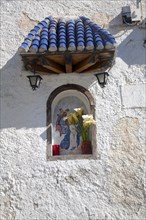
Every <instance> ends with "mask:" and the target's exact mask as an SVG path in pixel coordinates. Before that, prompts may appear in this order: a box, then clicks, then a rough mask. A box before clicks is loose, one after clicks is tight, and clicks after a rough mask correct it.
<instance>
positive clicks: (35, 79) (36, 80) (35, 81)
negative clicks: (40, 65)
mask: <svg viewBox="0 0 146 220" xmlns="http://www.w3.org/2000/svg"><path fill="white" fill-rule="evenodd" d="M36 65H37V63H36V61H34V65H33V66H34V75H29V76H27V78H28V79H29V82H30V86H31V87H32V90H36V89H37V88H39V86H40V83H41V80H42V77H41V76H40V75H36V74H35V70H36Z"/></svg>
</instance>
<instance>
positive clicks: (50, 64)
mask: <svg viewBox="0 0 146 220" xmlns="http://www.w3.org/2000/svg"><path fill="white" fill-rule="evenodd" d="M41 64H42V66H43V67H45V68H46V69H48V70H51V71H54V72H55V73H64V72H65V68H64V67H63V66H61V65H60V64H57V63H55V62H54V61H51V60H49V59H46V58H45V57H42V62H41Z"/></svg>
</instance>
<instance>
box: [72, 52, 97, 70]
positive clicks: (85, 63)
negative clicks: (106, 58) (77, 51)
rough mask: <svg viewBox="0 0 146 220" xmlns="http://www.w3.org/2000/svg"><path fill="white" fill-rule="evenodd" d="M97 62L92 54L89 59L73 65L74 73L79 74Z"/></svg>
mask: <svg viewBox="0 0 146 220" xmlns="http://www.w3.org/2000/svg"><path fill="white" fill-rule="evenodd" d="M96 62H97V56H96V55H95V54H94V53H93V54H92V55H91V56H90V57H89V58H86V59H85V60H83V61H81V62H80V63H78V64H77V65H75V70H74V71H75V72H78V73H81V72H83V71H84V70H86V69H88V68H89V67H91V66H93V65H94V64H95V63H96Z"/></svg>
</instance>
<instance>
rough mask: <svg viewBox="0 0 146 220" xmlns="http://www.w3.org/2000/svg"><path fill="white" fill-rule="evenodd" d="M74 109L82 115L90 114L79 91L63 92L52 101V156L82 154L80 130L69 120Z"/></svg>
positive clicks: (76, 124) (85, 100) (84, 97)
mask: <svg viewBox="0 0 146 220" xmlns="http://www.w3.org/2000/svg"><path fill="white" fill-rule="evenodd" d="M76 108H82V109H83V114H90V103H89V100H88V99H87V97H86V96H85V95H84V94H83V93H81V92H79V91H76V90H67V91H63V92H61V93H60V94H58V95H57V96H56V97H55V99H54V100H53V103H52V156H58V155H80V154H82V150H81V143H82V137H81V129H80V128H79V125H78V123H77V122H76V121H75V120H73V119H72V118H69V116H72V113H75V112H76V111H75V110H74V109H76ZM69 119H70V120H69ZM89 135H90V136H91V132H90V134H89ZM90 139H91V137H90Z"/></svg>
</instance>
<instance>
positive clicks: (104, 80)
mask: <svg viewBox="0 0 146 220" xmlns="http://www.w3.org/2000/svg"><path fill="white" fill-rule="evenodd" d="M95 76H96V78H97V80H98V83H99V84H100V86H101V88H103V87H105V85H106V84H107V79H108V76H109V74H108V73H107V72H103V73H97V74H95Z"/></svg>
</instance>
